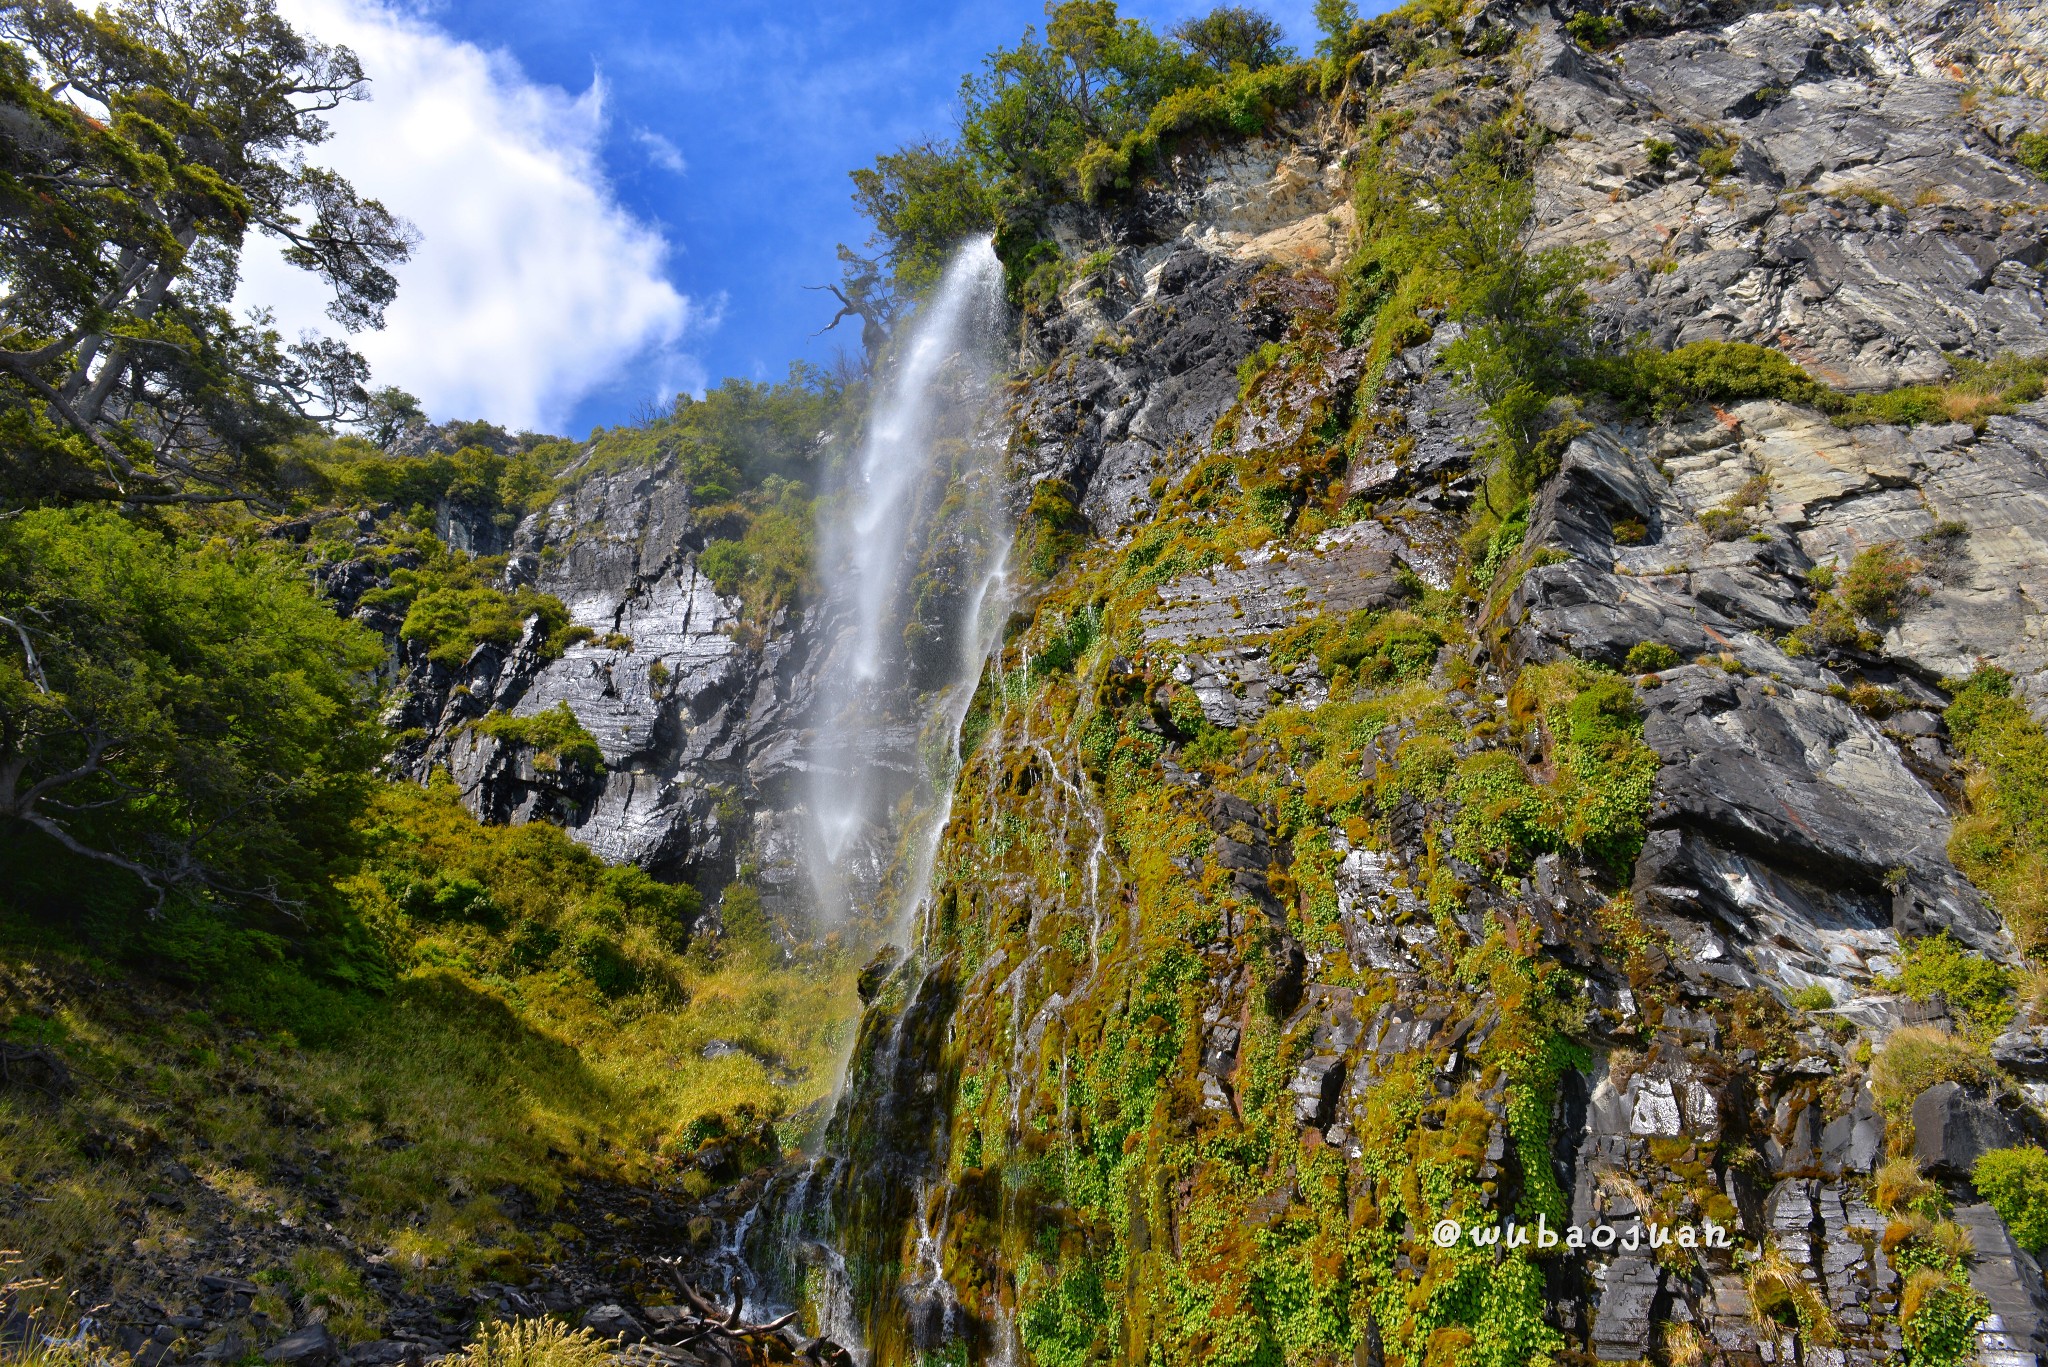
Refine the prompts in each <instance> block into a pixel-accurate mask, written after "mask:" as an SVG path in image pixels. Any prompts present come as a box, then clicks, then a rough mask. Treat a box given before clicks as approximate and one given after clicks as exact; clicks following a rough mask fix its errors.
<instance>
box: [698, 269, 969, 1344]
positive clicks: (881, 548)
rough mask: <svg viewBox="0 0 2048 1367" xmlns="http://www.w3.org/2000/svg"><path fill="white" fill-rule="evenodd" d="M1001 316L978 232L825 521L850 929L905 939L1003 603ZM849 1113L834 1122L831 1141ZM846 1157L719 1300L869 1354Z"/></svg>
mask: <svg viewBox="0 0 2048 1367" xmlns="http://www.w3.org/2000/svg"><path fill="white" fill-rule="evenodd" d="M1002 319H1003V303H1002V266H1001V263H1000V262H999V261H998V260H997V259H996V255H995V251H994V248H993V246H992V244H991V242H990V241H989V239H987V238H980V239H977V240H975V241H972V242H969V243H967V244H966V245H965V246H963V247H962V248H961V249H960V251H959V252H958V253H957V254H956V255H955V257H954V258H953V261H952V263H951V264H950V265H949V266H948V268H947V270H946V273H945V275H944V276H943V278H942V279H941V280H940V282H939V285H938V287H937V289H936V290H935V291H934V292H933V294H932V296H931V298H930V300H929V301H928V302H927V303H926V305H925V307H924V309H923V310H922V312H921V313H920V314H919V315H918V317H917V318H916V320H915V322H914V323H913V324H912V326H911V328H910V329H909V331H908V333H907V334H905V335H904V336H903V337H902V339H901V342H900V345H899V347H898V349H897V350H896V352H895V353H894V356H893V357H892V358H891V362H890V363H889V364H888V365H887V366H886V367H885V368H884V370H883V372H882V373H883V374H885V375H886V380H885V381H884V388H883V390H882V392H881V394H880V396H879V399H878V401H877V404H876V406H875V408H874V409H873V410H872V411H871V414H870V416H869V420H868V425H867V430H866V435H865V437H864V438H863V440H862V443H861V446H860V449H859V452H858V455H857V457H856V459H855V460H854V462H853V463H852V468H851V469H850V470H849V471H848V472H847V482H846V486H845V487H844V488H843V489H842V490H840V491H839V492H840V496H839V498H838V499H836V500H834V501H833V504H832V506H833V508H834V515H833V516H832V517H831V518H830V519H829V520H828V522H827V524H826V525H825V526H824V527H822V528H821V535H820V546H821V560H820V563H821V565H822V566H823V567H824V569H825V574H826V577H827V582H828V593H827V601H826V605H825V607H826V611H827V613H828V614H829V617H830V619H831V620H832V621H833V622H834V623H835V629H834V631H833V638H834V644H833V646H832V647H831V653H830V655H829V656H828V661H827V665H826V667H825V669H824V671H823V678H824V679H825V683H824V684H823V685H822V687H821V688H820V691H819V696H818V698H817V701H816V705H815V710H814V713H813V715H814V717H815V732H814V736H813V739H812V744H811V747H810V783H809V785H808V789H807V793H806V805H807V808H808V811H809V815H810V835H811V840H810V867H811V874H812V879H813V883H814V885H815V892H816V897H817V906H818V909H819V913H820V916H821V919H822V920H823V921H824V922H825V923H826V924H828V925H834V926H837V925H843V924H846V923H848V922H857V923H859V924H863V925H866V926H869V927H872V928H874V929H875V930H877V931H880V932H882V933H883V934H885V935H886V936H887V937H888V939H889V940H890V941H892V942H893V943H895V944H896V945H897V946H898V947H899V948H900V947H902V946H903V945H904V944H905V943H906V942H907V940H908V939H909V937H910V933H911V930H912V926H913V920H914V916H913V913H914V912H915V911H916V909H917V907H918V905H919V903H920V901H921V900H922V899H923V898H924V894H925V891H926V889H927V886H928V884H929V882H930V878H931V870H932V861H933V858H934V857H935V855H936V853H937V850H938V842H939V835H940V832H941V830H942V829H943V827H944V824H945V820H946V814H947V810H948V803H949V801H950V795H951V791H952V780H953V774H954V770H955V768H956V767H957V765H958V759H959V756H958V747H957V742H958V736H959V732H960V725H961V722H962V719H963V717H964V716H965V714H966V711H967V707H968V704H969V702H970V701H971V699H972V696H973V693H974V688H975V685H976V682H977V680H978V679H979V677H980V674H981V668H982V665H983V663H984V662H985V661H986V660H987V658H988V656H989V653H990V651H991V649H992V648H993V646H994V644H995V639H996V633H997V632H998V631H999V629H1000V627H1001V624H1002V622H1003V621H1004V619H1005V618H1006V617H1007V615H1008V609H1009V604H1008V595H1007V593H1006V592H1005V591H1004V589H1005V584H1006V582H1007V581H1006V579H1005V577H1004V572H1003V565H1004V561H1005V557H1006V556H1007V554H1008V550H1009V538H1008V520H1007V518H1006V516H1005V515H1004V512H1003V504H1004V499H1003V498H1002V489H1001V480H1002V477H1003V470H1002V455H1003V448H1004V443H1003V440H1002V425H1001V415H1000V413H999V412H998V411H996V406H995V405H994V404H993V403H992V402H991V399H992V397H993V396H994V394H995V392H996V387H995V383H994V381H995V378H996V374H997V353H998V344H999V341H1000V326H1001V323H1002ZM917 1019H927V1020H928V1019H933V1017H932V1016H931V1014H930V1012H929V1011H922V1012H921V1011H920V1010H919V1009H918V1007H917V1005H916V1004H915V1003H913V1004H912V1005H910V1006H909V1007H907V1008H906V1009H905V1010H903V1011H902V1012H901V1013H899V1014H898V1015H897V1016H896V1017H895V1019H894V1021H893V1023H892V1024H890V1025H888V1026H886V1027H885V1028H887V1029H889V1030H890V1031H891V1032H892V1035H891V1037H890V1038H889V1039H888V1041H887V1042H886V1043H885V1044H883V1045H882V1046H881V1052H882V1054H884V1055H886V1060H887V1061H886V1062H885V1063H884V1064H883V1065H882V1070H883V1071H896V1070H898V1061H899V1060H910V1059H913V1058H914V1057H915V1055H916V1053H917V1051H916V1050H914V1049H909V1048H906V1047H905V1030H906V1028H908V1027H907V1026H906V1022H907V1021H912V1020H917ZM872 1025H873V1022H872V1021H871V1022H870V1027H864V1028H871V1027H872ZM905 1066H909V1065H908V1064H907V1063H906V1064H905ZM901 1085H902V1086H904V1087H909V1088H915V1087H917V1086H918V1083H917V1082H916V1081H914V1080H909V1079H906V1080H905V1081H904V1082H903V1083H902V1084H901ZM895 1089H896V1085H895V1084H892V1086H891V1088H890V1090H891V1091H894V1090H895ZM928 1099H929V1098H927V1100H928ZM844 1104H845V1099H844V1098H843V1097H842V1099H841V1105H842V1108H843V1106H844ZM846 1123H847V1122H846V1119H845V1117H844V1115H843V1114H835V1116H834V1119H833V1123H832V1126H831V1130H832V1132H833V1133H840V1134H843V1132H844V1130H845V1128H846ZM852 1166H853V1165H851V1164H850V1163H849V1162H848V1159H847V1157H846V1155H845V1154H843V1153H834V1152H832V1151H831V1147H830V1145H829V1142H828V1148H827V1151H826V1152H825V1153H823V1154H821V1155H820V1156H818V1157H817V1158H815V1159H814V1160H813V1161H812V1162H811V1163H809V1164H807V1165H806V1166H805V1167H803V1168H801V1169H799V1170H797V1171H795V1172H792V1173H789V1174H786V1175H785V1176H784V1177H782V1178H779V1179H777V1181H776V1182H774V1183H773V1184H771V1186H770V1188H769V1190H768V1191H767V1192H766V1193H765V1194H764V1196H763V1198H762V1201H761V1204H760V1206H759V1207H757V1211H758V1212H760V1213H761V1214H762V1216H763V1218H759V1219H756V1218H755V1213H754V1212H750V1213H749V1216H748V1217H747V1219H746V1221H745V1225H746V1228H745V1229H744V1230H739V1231H736V1234H735V1237H734V1239H733V1241H732V1242H733V1245H734V1247H733V1249H732V1252H733V1253H734V1254H744V1255H745V1256H743V1257H733V1258H731V1259H730V1260H729V1262H730V1264H731V1265H733V1266H734V1267H735V1268H736V1270H737V1275H736V1277H735V1278H734V1279H733V1280H731V1281H730V1282H729V1283H728V1291H727V1294H728V1295H729V1296H730V1297H732V1298H733V1299H734V1300H744V1301H747V1302H749V1303H750V1304H751V1303H754V1302H759V1303H760V1304H762V1305H763V1306H766V1305H768V1304H769V1303H771V1302H774V1303H784V1302H787V1301H791V1300H796V1299H803V1300H807V1301H808V1302H809V1305H810V1309H811V1312H812V1316H811V1318H812V1323H813V1324H814V1325H815V1326H816V1328H817V1330H818V1331H819V1332H820V1333H822V1334H823V1335H824V1336H825V1337H828V1338H831V1339H832V1340H834V1341H835V1342H838V1343H840V1344H842V1345H843V1346H845V1347H847V1348H848V1349H850V1350H851V1351H852V1352H853V1353H854V1354H855V1356H856V1358H857V1359H858V1360H859V1361H861V1362H863V1363H865V1362H866V1361H867V1352H866V1345H865V1344H864V1343H863V1342H862V1336H861V1324H862V1322H863V1320H864V1318H865V1316H864V1315H863V1314H862V1313H861V1310H860V1307H859V1306H857V1304H856V1301H855V1295H856V1286H855V1281H856V1279H855V1277H854V1276H853V1275H852V1273H851V1272H850V1271H849V1267H848V1258H847V1257H846V1256H845V1254H843V1253H842V1251H841V1249H840V1248H839V1247H837V1246H835V1243H834V1241H833V1239H834V1233H835V1224H836V1214H837V1212H838V1211H839V1210H840V1208H841V1207H842V1206H843V1197H844V1191H845V1188H846V1185H847V1182H848V1180H849V1173H850V1171H851V1170H852ZM927 1193H928V1184H926V1185H923V1186H920V1187H918V1188H917V1195H918V1201H917V1204H918V1205H919V1206H920V1207H922V1206H923V1205H925V1204H927V1201H926V1200H925V1197H926V1195H927ZM941 1221H943V1214H942V1216H941ZM742 1241H745V1242H746V1243H747V1245H748V1246H747V1247H746V1248H745V1249H741V1248H740V1247H739V1244H740V1243H741V1242H742ZM928 1243H929V1245H930V1248H931V1250H932V1252H931V1255H930V1260H931V1265H930V1266H929V1267H927V1268H924V1269H921V1271H922V1272H923V1273H924V1276H923V1277H922V1279H921V1282H920V1285H925V1286H928V1287H929V1288H930V1289H931V1290H932V1292H933V1294H934V1295H938V1294H941V1293H942V1290H943V1294H946V1295H950V1288H946V1284H945V1282H944V1280H943V1278H942V1277H940V1276H939V1275H938V1269H937V1265H936V1248H937V1241H936V1239H935V1238H931V1239H929V1240H928ZM755 1269H760V1270H761V1271H762V1272H763V1273H765V1274H766V1275H765V1276H757V1275H756V1272H755Z"/></svg>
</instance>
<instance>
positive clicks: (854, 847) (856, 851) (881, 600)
mask: <svg viewBox="0 0 2048 1367" xmlns="http://www.w3.org/2000/svg"><path fill="white" fill-rule="evenodd" d="M1001 320H1002V265H1001V263H1000V262H999V261H997V259H996V254H995V250H994V248H993V246H992V245H991V243H990V240H989V239H988V238H985V237H984V238H976V239H975V240H973V241H971V242H969V243H967V244H966V245H965V246H963V247H962V248H961V249H960V250H959V252H958V253H957V254H955V256H954V258H953V260H952V262H951V264H950V265H949V266H948V267H947V269H946V272H945V275H944V276H943V277H942V278H941V280H940V281H939V284H938V287H937V288H936V289H935V290H934V292H933V294H932V296H931V298H930V299H929V300H928V301H927V302H926V304H925V305H924V308H923V309H922V310H921V311H920V312H919V314H918V315H917V317H916V319H915V320H914V321H913V323H912V324H911V326H910V328H909V329H908V332H907V334H906V335H905V336H903V337H902V338H901V339H900V341H899V344H898V346H897V348H896V350H895V351H894V353H893V355H892V356H891V358H890V360H891V364H890V365H889V367H888V371H887V378H886V381H885V385H886V387H885V388H884V390H883V392H882V393H881V394H880V395H879V397H878V400H877V403H876V405H875V407H874V409H873V410H872V411H871V413H870V415H869V418H868V422H867V428H866V433H865V436H864V437H863V439H862V442H861V445H860V450H859V452H858V454H857V456H856V458H855V459H854V461H853V462H852V468H851V469H850V470H849V471H848V472H847V474H846V484H845V487H844V488H842V489H841V490H840V491H839V496H838V497H837V498H836V499H833V500H829V501H828V506H829V507H830V508H831V509H832V511H831V513H830V514H828V516H827V519H826V523H825V525H824V526H823V527H821V529H820V546H821V551H822V555H821V564H822V565H823V566H824V567H825V569H826V573H827V576H828V603H829V610H830V611H832V612H833V614H834V615H835V617H837V618H838V622H837V623H836V625H837V627H838V630H837V632H836V635H837V640H836V643H835V645H834V647H833V650H832V654H831V656H830V657H829V661H828V665H827V668H826V669H825V671H824V674H823V683H822V684H821V686H820V690H819V696H818V698H817V701H816V705H815V711H814V717H815V727H816V730H815V733H814V738H813V743H812V747H811V761H810V783H809V785H808V792H807V794H806V805H807V807H808V809H809V813H810V818H811V853H810V867H811V875H812V880H813V883H814V885H815V890H816V894H817V903H818V907H819V909H820V912H821V915H822V917H823V919H824V920H825V921H826V923H827V924H838V923H840V922H843V921H844V920H846V919H847V918H848V917H849V916H853V915H865V916H867V917H869V918H872V919H876V920H884V918H886V919H885V924H886V925H887V926H888V928H889V931H890V933H891V934H892V935H895V936H900V935H901V933H902V929H903V926H904V922H905V920H906V916H907V912H908V910H909V909H910V907H911V906H913V905H914V904H915V902H916V900H917V898H918V897H919V896H920V895H921V894H922V892H923V883H924V880H925V877H926V875H927V874H928V871H929V867H930V857H929V856H930V852H929V851H928V850H927V849H926V848H925V847H926V846H927V845H929V844H930V843H931V837H932V836H933V835H934V834H935V833H936V829H937V828H936V827H932V828H931V829H930V830H926V829H924V828H925V827H927V826H928V825H929V824H930V823H929V820H928V818H929V816H930V814H931V813H932V812H933V811H934V810H935V809H936V807H937V806H938V805H939V802H938V799H939V798H940V797H941V796H942V794H943V792H944V791H945V790H946V788H947V787H948V786H949V785H950V782H951V765H952V759H953V755H952V749H953V747H952V737H953V735H954V734H955V733H957V729H958V725H959V720H960V715H961V713H962V712H963V711H964V709H965V706H966V703H967V700H968V696H969V695H970V694H971V692H972V689H973V684H974V680H975V678H976V676H977V675H978V673H979V670H980V666H981V662H982V660H983V659H984V658H985V657H986V655H987V652H988V648H989V645H990V640H991V638H990V635H989V624H988V623H987V622H986V620H985V619H986V618H987V617H988V616H989V606H990V601H991V599H992V598H1000V595H999V594H992V593H991V587H992V585H994V584H995V583H996V582H997V581H998V579H999V577H1000V575H1001V565H1002V562H1003V556H1004V553H1005V551H1006V550H1007V545H1006V542H1005V538H1004V534H1003V531H1002V528H1001V526H1000V518H999V517H998V516H996V515H995V512H994V504H995V500H994V498H993V496H992V495H993V489H992V487H991V486H992V482H993V480H994V479H995V478H997V477H999V475H1000V470H999V469H998V468H997V462H998V460H999V459H1000V454H1001V452H1000V447H999V443H997V442H995V441H993V440H990V439H989V438H988V434H987V433H985V432H979V431H978V430H977V429H978V428H979V427H980V425H981V423H982V421H983V419H984V418H985V417H986V416H987V414H986V408H987V402H986V400H987V398H988V395H989V392H990V389H991V382H992V380H993V378H994V373H995V351H996V342H997V338H998V333H999V327H1000V323H1001ZM978 438H979V439H978ZM963 494H964V497H963ZM907 636H908V637H914V638H915V641H912V640H908V639H906V637H907ZM906 796H908V797H909V798H910V799H911V802H910V806H909V809H908V811H907V812H906V811H905V810H904V809H903V807H902V802H903V799H904V798H905V797H906ZM892 873H893V875H894V879H893V881H894V884H895V891H896V893H897V896H896V897H895V898H894V899H893V902H892V904H890V905H876V904H875V903H876V902H877V900H887V899H885V896H884V884H885V883H887V882H889V881H891V880H890V875H891V874H892Z"/></svg>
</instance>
